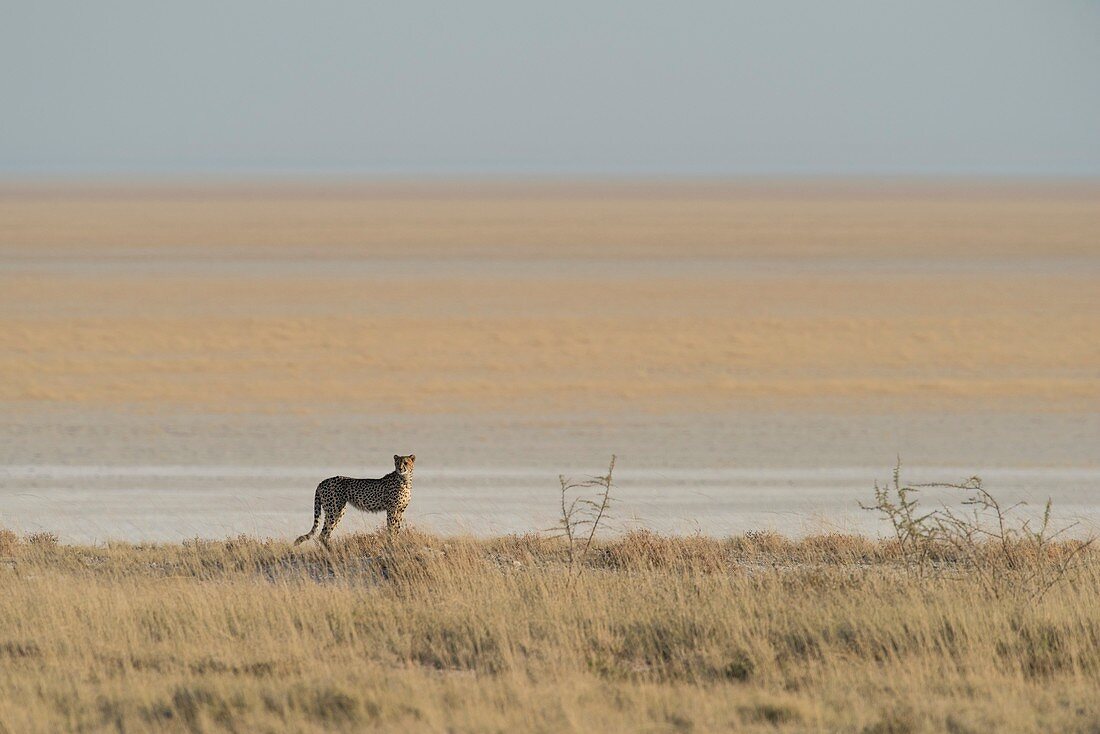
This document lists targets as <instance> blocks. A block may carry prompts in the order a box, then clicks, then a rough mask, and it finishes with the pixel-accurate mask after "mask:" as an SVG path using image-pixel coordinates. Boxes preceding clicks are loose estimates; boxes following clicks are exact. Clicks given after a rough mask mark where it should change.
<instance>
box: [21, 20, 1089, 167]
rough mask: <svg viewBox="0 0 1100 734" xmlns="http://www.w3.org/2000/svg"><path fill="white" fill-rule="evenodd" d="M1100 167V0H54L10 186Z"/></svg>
mask: <svg viewBox="0 0 1100 734" xmlns="http://www.w3.org/2000/svg"><path fill="white" fill-rule="evenodd" d="M295 172H303V173H344V174H362V175H371V174H385V173H398V174H443V175H449V174H478V173H490V174H491V173H503V174H614V175H623V174H625V175H629V174H679V175H692V174H703V175H752V174H778V175H784V174H933V175H934V174H994V175H996V174H1023V175H1067V174H1068V175H1089V176H1095V175H1100V2H1097V1H1096V0H1036V1H1035V2H1022V1H1019V0H950V1H946V0H911V1H910V2H891V1H889V0H835V1H833V2H821V1H820V0H818V1H809V2H782V1H780V0H761V1H759V2H649V1H647V0H634V1H632V2H601V1H600V0H564V1H563V0H555V1H554V2H540V3H524V2H516V1H515V0H504V1H501V2H480V1H478V0H467V1H466V2H445V3H444V2H440V3H432V4H426V3H419V2H385V3H381V2H362V1H360V2H304V1H303V2H280V1H278V0H237V1H236V2H233V1H230V0H222V1H219V2H212V1H208V0H189V1H188V2H172V3H167V2H155V1H153V0H142V1H141V2H110V1H109V0H108V1H102V2H76V1H75V0H74V1H72V2H50V1H49V0H11V2H8V3H5V7H4V11H3V14H2V20H0V175H8V176H10V175H20V174H32V175H37V174H62V175H63V174H77V175H95V174H125V173H136V174H165V173H167V174H177V173H178V174H186V175H195V174H203V173H214V174H233V173H252V174H256V173H259V174H263V173H278V174H289V173H295Z"/></svg>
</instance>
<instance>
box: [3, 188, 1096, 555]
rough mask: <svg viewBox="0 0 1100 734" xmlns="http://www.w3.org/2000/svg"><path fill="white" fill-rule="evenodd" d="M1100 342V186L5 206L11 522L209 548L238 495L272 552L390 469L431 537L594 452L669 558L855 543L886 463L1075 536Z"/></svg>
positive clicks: (411, 192)
mask: <svg viewBox="0 0 1100 734" xmlns="http://www.w3.org/2000/svg"><path fill="white" fill-rule="evenodd" d="M1097 334H1100V187H1098V186H1097V185H1095V184H1082V183H1057V184H1055V183H1050V184H1039V183H1030V184H1027V185H1024V184H1004V183H961V182H960V183H951V184H943V183H933V182H908V183H901V182H886V183H882V182H879V183H875V182H864V183H850V182H849V183H843V184H836V183H829V182H815V183H771V184H747V183H745V184H740V183H728V184H718V183H714V184H700V183H693V184H686V183H685V184H678V185H674V184H663V185H656V184H641V183H639V184H630V185H624V184H595V183H590V184H583V185H582V184H565V183H546V184H531V183H525V184H504V183H480V184H442V183H435V184H415V183H390V184H374V185H366V184H342V185H341V184H333V183H326V184H316V185H306V184H298V185H294V186H291V185H284V186H245V185H230V184H217V185H209V184H194V185H186V186H184V185H176V186H167V185H158V184H150V185H145V186H137V185H127V186H109V187H105V186H81V187H75V186H67V187H62V186H56V185H46V184H42V185H28V184H23V185H15V184H6V185H3V186H0V411H2V418H3V419H2V421H0V444H2V445H3V454H2V455H0V463H2V464H3V466H5V467H8V468H7V469H5V470H0V497H3V498H4V505H3V514H2V515H0V523H3V524H7V525H9V526H13V527H19V528H28V529H30V528H37V527H40V526H41V527H47V526H49V525H50V524H51V522H50V517H49V513H42V512H41V506H42V504H43V503H42V502H39V503H37V505H36V503H35V502H33V501H30V499H33V497H31V496H30V495H27V494H26V493H27V492H32V493H34V492H37V493H39V495H38V496H39V497H40V498H41V497H44V496H47V495H48V500H49V503H56V504H55V506H64V505H65V504H66V502H67V500H68V499H72V498H74V497H76V496H77V495H75V494H73V493H74V492H78V491H81V492H85V493H87V492H88V491H90V489H92V490H95V492H94V493H93V496H94V495H98V496H99V497H100V498H101V499H102V498H103V497H105V496H106V495H105V494H104V493H107V492H110V491H117V492H122V493H123V495H122V497H121V499H117V498H116V500H117V501H116V500H112V502H106V501H103V502H102V503H101V504H100V505H97V504H96V502H95V501H92V502H91V504H90V505H88V506H87V507H84V506H83V505H79V506H80V507H82V508H83V509H81V510H80V512H81V514H80V515H79V516H78V517H76V518H73V519H71V521H70V520H65V521H64V523H63V524H64V527H63V528H62V531H63V532H65V533H66V534H70V535H72V536H73V537H80V538H81V539H86V538H88V537H92V536H94V537H97V538H101V537H104V536H116V535H125V536H127V537H176V536H178V535H179V534H184V535H187V534H191V535H194V534H213V535H215V536H218V537H220V536H222V535H225V534H226V533H229V532H231V531H232V530H233V529H234V528H235V527H237V525H238V524H243V523H244V521H243V520H241V521H240V522H238V520H237V519H235V518H233V517H230V518H229V519H228V520H227V519H226V517H225V516H218V515H217V513H218V512H220V511H219V510H218V509H217V507H218V506H219V504H221V505H224V504H225V503H226V502H229V501H231V500H234V498H235V497H236V496H237V495H238V494H239V492H235V491H234V489H236V488H242V489H247V490H248V491H250V492H253V495H254V496H255V497H257V498H258V499H257V500H256V502H255V503H254V505H250V507H249V509H248V512H251V513H252V514H253V516H256V515H255V513H256V512H257V511H260V512H261V514H262V512H267V511H269V510H270V511H272V512H275V515H273V516H272V517H268V518H267V519H265V520H263V521H262V522H260V523H259V525H257V524H256V523H253V524H252V526H249V527H244V528H242V531H245V532H252V531H266V532H271V533H281V532H284V525H285V526H286V527H287V528H289V527H290V526H291V525H293V526H294V527H297V525H298V524H300V520H299V519H298V518H299V516H300V515H301V510H300V509H299V508H300V506H303V505H308V497H306V499H305V500H302V499H301V497H299V495H301V494H303V493H304V494H305V495H308V494H309V492H310V487H311V486H312V484H313V483H314V481H313V480H311V479H310V478H309V476H310V475H311V474H312V473H313V472H325V469H326V467H332V469H331V471H330V472H325V473H336V472H345V473H358V474H370V473H375V472H378V471H384V470H385V468H386V467H385V460H386V457H387V456H389V455H390V454H392V453H395V452H402V453H403V452H406V451H416V452H417V453H418V455H420V456H421V465H422V466H423V467H424V472H425V474H424V479H423V480H422V481H423V486H424V489H423V494H422V495H420V496H418V499H419V500H420V502H418V503H415V505H416V506H415V509H416V511H417V512H419V513H420V516H421V517H422V519H423V521H424V522H426V523H432V524H434V526H435V527H438V528H441V529H453V528H461V527H466V528H470V529H474V530H476V531H478V532H483V531H496V530H500V529H515V530H519V529H524V528H537V527H539V526H540V523H542V522H544V515H543V514H541V511H540V508H542V507H543V504H542V503H543V501H544V499H545V497H546V496H547V495H545V493H546V492H549V495H548V497H549V500H550V501H551V502H552V501H553V489H554V487H555V486H556V474H557V473H558V472H559V471H565V472H567V473H568V472H584V471H595V470H597V469H598V468H599V465H600V462H601V461H602V460H603V459H604V457H605V456H606V455H607V454H609V453H611V452H616V453H619V454H620V455H621V457H622V463H621V464H620V466H621V467H622V468H623V470H624V471H625V472H628V473H629V472H630V471H637V472H640V474H639V475H638V476H637V477H636V478H635V484H636V487H637V492H638V494H637V497H635V499H633V500H632V499H630V497H629V496H627V497H625V498H624V505H625V507H624V509H623V515H624V516H625V517H630V516H637V517H639V518H641V519H642V520H644V521H646V522H647V523H649V524H655V525H659V526H661V527H664V528H670V529H680V530H684V529H690V528H692V527H695V528H697V529H704V530H706V531H708V532H727V531H732V530H736V529H741V528H744V527H747V526H751V525H752V524H753V523H757V522H760V521H761V517H762V515H761V514H760V513H763V514H767V513H773V514H774V513H787V514H785V515H783V517H785V518H787V519H784V520H782V521H776V522H773V525H774V524H776V523H778V525H779V526H780V527H782V528H784V529H792V528H793V529H797V528H798V527H800V526H805V525H806V524H807V523H819V524H820V523H822V522H824V523H827V524H828V523H832V524H834V525H840V526H846V525H852V524H853V523H854V524H855V525H853V526H859V523H860V522H861V521H860V520H854V519H851V518H850V517H849V515H850V514H851V510H852V508H853V506H854V502H855V499H856V498H857V497H861V496H864V495H865V493H866V489H867V487H868V486H869V484H870V482H871V480H873V479H874V478H876V477H882V476H884V475H885V474H887V473H888V470H889V467H890V465H891V463H892V461H893V456H894V454H895V453H896V452H900V453H902V454H903V455H904V456H905V457H906V458H907V460H908V461H910V462H912V463H915V464H916V465H917V466H918V467H926V468H928V469H930V470H931V469H937V470H941V469H942V470H944V471H951V472H954V471H966V470H969V469H973V470H982V469H985V470H996V471H1001V472H1008V473H1007V474H1002V475H1001V476H1000V479H1001V481H1003V482H1004V483H1006V484H1007V485H1008V486H1010V488H1011V491H1012V492H1015V493H1016V494H1018V495H1019V496H1021V497H1024V498H1027V499H1032V500H1038V499H1044V498H1045V496H1046V495H1045V494H1043V491H1044V490H1045V489H1046V487H1047V486H1048V485H1049V487H1050V492H1047V493H1046V494H1051V493H1053V494H1057V495H1059V498H1060V499H1063V500H1064V501H1065V502H1066V503H1067V504H1068V505H1072V506H1073V508H1074V510H1073V514H1075V515H1078V516H1083V517H1091V516H1092V514H1091V513H1093V510H1092V509H1090V503H1088V502H1081V501H1079V500H1080V497H1079V496H1078V495H1079V493H1080V492H1084V493H1085V495H1086V496H1087V495H1088V494H1089V493H1093V494H1092V496H1094V497H1100V481H1098V479H1097V477H1096V476H1095V475H1094V474H1093V473H1090V471H1086V470H1091V469H1095V468H1096V467H1097V466H1098V465H1100V462H1098V460H1097V458H1098V457H1097V452H1096V449H1095V446H1097V445H1100V419H1098V416H1100V338H1098V337H1097ZM28 466H31V467H34V466H37V467H41V468H42V471H41V472H39V474H38V475H36V476H38V477H39V478H38V479H35V478H34V477H33V476H31V475H30V474H28V473H27V472H28V471H29V470H27V469H26V467H28ZM123 466H130V467H137V469H133V471H139V470H140V468H141V467H146V469H145V470H143V471H144V474H143V475H141V476H140V477H139V478H138V479H136V480H135V479H134V478H133V477H131V478H130V479H126V476H125V473H126V470H120V469H119V467H123ZM157 466H162V467H163V466H170V467H177V468H176V469H172V470H171V471H169V472H168V474H167V475H164V474H163V472H162V473H161V474H157V473H156V472H155V471H152V470H150V469H148V467H157ZM272 466H274V467H281V468H282V469H284V470H285V476H284V477H282V478H280V477H279V476H271V475H270V472H268V471H267V468H269V467H272ZM58 467H69V468H70V469H71V470H70V471H67V472H66V471H61V470H59V469H58ZM74 467H75V468H76V469H73V468H74ZM97 467H98V468H97ZM102 467H114V470H113V471H114V472H115V473H113V474H112V473H110V472H108V473H106V474H104V471H103V469H102ZM178 467H191V470H190V471H191V473H190V474H188V472H187V471H185V470H184V469H179V468H178ZM225 467H230V468H232V467H237V469H234V470H227V469H225ZM241 467H244V468H245V469H247V471H252V472H253V474H251V475H249V474H247V472H246V473H245V474H241V473H240V472H241V471H245V469H241ZM769 468H772V469H774V468H780V469H782V468H797V469H799V470H814V469H818V470H821V478H822V481H823V482H824V484H822V482H819V481H818V480H817V479H815V478H814V476H813V475H812V474H811V475H805V476H803V475H799V476H802V477H803V478H802V479H798V480H796V481H794V482H793V484H789V485H783V484H782V483H781V482H780V483H778V484H777V483H776V482H772V481H771V480H770V479H769V480H768V481H765V482H764V483H763V484H761V481H762V480H760V479H759V477H758V476H757V475H756V474H753V472H755V471H758V470H765V469H769ZM1036 469H1042V470H1043V471H1046V472H1048V474H1047V475H1044V476H1043V477H1040V478H1039V479H1040V480H1041V481H1039V480H1037V479H1036V476H1037V475H1035V474H1034V471H1035V470H1036ZM677 470H678V471H679V472H680V474H679V475H677V474H676V471H677ZM826 470H828V471H826ZM1078 470H1081V471H1083V472H1084V473H1076V474H1075V473H1074V472H1075V471H1078ZM226 471H229V476H228V477H227V476H225V474H224V472H226ZM233 471H237V472H238V474H237V475H234V474H233ZM708 471H724V472H726V473H725V474H721V475H720V476H718V477H717V478H714V477H711V478H710V479H707V478H706V477H707V476H708V475H707V474H706V473H707V472H708ZM829 471H832V472H834V474H832V475H830V474H829ZM838 471H839V472H840V474H836V472H838ZM1013 471H1015V472H1016V473H1015V474H1012V472H1013ZM81 472H84V473H83V474H81ZM119 472H121V473H119ZM218 472H223V474H220V475H219V474H218ZM256 472H258V473H256ZM486 472H488V473H489V474H490V475H492V476H494V477H496V478H494V479H493V480H492V481H489V482H487V481H485V480H484V475H485V473H486ZM493 472H496V473H497V474H493ZM500 472H504V475H505V476H506V477H511V479H507V478H505V479H501V478H500ZM646 472H650V473H648V474H647V473H646ZM670 472H671V474H672V476H680V477H682V478H686V480H687V481H686V482H679V481H672V480H670V479H669V478H668V477H669V476H670ZM685 472H687V473H685ZM690 472H702V474H696V475H693V474H691V473H690ZM731 472H732V473H731ZM738 472H740V473H738ZM1028 472H1032V473H1031V474H1029V473H1028ZM1066 472H1069V473H1068V474H1067V473H1066ZM140 473H141V472H140V471H139V474H140ZM863 475H865V476H863ZM233 476H237V479H233ZM769 476H770V475H769ZM830 476H831V477H832V478H828V479H826V478H827V477H830ZM662 477H663V478H662ZM692 477H695V478H694V479H692ZM838 477H839V478H838ZM318 478H320V477H318ZM948 478H955V477H953V475H952V477H948ZM624 481H628V480H626V479H624ZM135 482H136V484H135ZM769 482H770V484H769ZM693 483H694V484H698V485H699V486H698V487H696V488H695V489H693V488H692V485H693ZM704 485H705V486H704ZM1071 485H1072V486H1071ZM784 486H786V489H784ZM822 486H824V487H828V488H830V489H829V490H828V491H824V490H821V491H818V490H820V489H821V487H822ZM220 487H224V488H225V492H226V493H225V496H224V502H221V503H219V501H218V490H219V488H220ZM265 487H267V488H269V494H266V495H265V494H263V492H264V488H265ZM662 487H664V488H665V490H662ZM815 487H817V488H818V489H816V490H815V489H814V488H815ZM89 488H90V489H89ZM448 488H450V489H454V490H455V491H456V492H463V493H465V494H464V495H463V496H467V497H469V496H470V495H471V493H476V495H477V497H478V498H479V499H478V501H477V502H474V501H472V500H471V501H469V502H462V501H452V500H453V495H447V494H446V492H447V490H448ZM200 490H201V491H200ZM666 490H667V496H666V494H660V493H661V492H664V491H666ZM696 490H698V491H700V492H702V494H701V495H700V494H697V493H696V494H690V493H692V492H695V491H696ZM190 491H194V492H198V494H194V495H192V494H189V492H190ZM625 491H627V490H626V489H624V492H625ZM43 492H45V493H46V495H43V494H41V493H43ZM256 492H260V494H258V495H256V494H255V493H256ZM646 492H649V493H650V495H653V494H654V493H657V494H660V501H659V502H657V504H656V505H654V504H653V503H652V502H651V503H650V505H649V506H648V509H647V506H645V502H643V501H642V500H643V499H644V498H645V497H648V496H650V495H646V494H645V493H646ZM815 492H816V494H815ZM142 493H144V494H142ZM1075 493H1076V494H1075ZM689 494H690V496H691V497H694V498H695V499H691V500H690V501H689V500H688V496H689ZM1039 495H1042V496H1041V497H1040V496H1039ZM80 496H87V495H80ZM655 496H656V495H655ZM699 497H703V498H704V499H706V498H709V499H706V501H699ZM28 498H30V499H28ZM681 500H682V501H681ZM800 500H801V501H800ZM161 501H165V502H170V504H167V505H166V506H167V507H170V508H171V511H170V512H167V513H159V514H158V513H156V510H155V509H154V507H155V505H157V504H160V503H161ZM645 501H649V500H645ZM118 503H122V505H121V506H125V507H127V508H129V509H127V510H126V512H122V511H121V510H119V509H118V507H119V505H118ZM708 503H709V504H708ZM428 504H431V505H432V506H431V507H429V506H428ZM505 505H507V507H508V508H509V509H504V508H505ZM256 508H260V509H259V510H256ZM96 512H99V513H100V514H99V515H96V514H95V513H96ZM203 513H206V514H205V515H204V514H203ZM279 513H283V514H279ZM494 513H497V514H495V515H494ZM753 513H757V514H753ZM55 514H56V513H55ZM307 514H308V511H307ZM528 515H530V522H529V523H526V524H525V522H524V519H525V517H527V516H528ZM123 516H125V521H124V522H123V520H122V519H121V518H123ZM777 516H778V515H777ZM263 517H266V516H263ZM81 518H83V520H82V519H81ZM112 518H115V519H117V520H118V522H114V520H112ZM204 518H206V519H204ZM291 518H293V519H291ZM208 521H209V522H208ZM59 522H60V520H59ZM173 523H175V524H173ZM215 524H216V527H217V529H216V530H213V531H210V532H207V531H206V530H204V528H207V527H214V526H215ZM859 527H862V526H859ZM88 528H92V531H91V532H85V531H86V530H87V529H88Z"/></svg>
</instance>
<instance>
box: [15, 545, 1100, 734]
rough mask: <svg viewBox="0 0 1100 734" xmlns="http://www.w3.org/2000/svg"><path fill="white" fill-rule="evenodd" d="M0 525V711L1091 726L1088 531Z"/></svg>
mask: <svg viewBox="0 0 1100 734" xmlns="http://www.w3.org/2000/svg"><path fill="white" fill-rule="evenodd" d="M3 542H4V547H3V548H0V553H2V560H0V583H2V585H3V590H4V593H3V594H2V595H0V630H2V631H3V635H2V639H0V662H2V670H3V676H2V678H0V728H2V729H3V730H4V731H7V732H36V731H43V732H46V731H60V730H76V731H157V730H191V731H238V732H258V731H359V730H365V729H386V730H402V731H516V730H527V731H639V730H644V731H702V730H723V731H728V730H734V731H810V730H813V731H818V730H831V731H864V732H920V731H952V732H988V731H1001V732H1012V731H1069V732H1072V731H1080V732H1093V731H1096V727H1097V726H1098V725H1100V697H1098V696H1097V695H1096V691H1097V690H1098V689H1100V558H1098V557H1097V556H1096V555H1095V554H1094V553H1092V552H1091V551H1085V552H1083V553H1078V554H1077V555H1076V556H1075V558H1076V560H1077V561H1078V563H1077V564H1076V565H1075V566H1074V568H1073V570H1072V573H1071V574H1070V575H1068V576H1066V577H1063V578H1061V579H1060V580H1059V581H1058V582H1057V583H1055V584H1053V585H1052V586H1050V587H1049V589H1046V590H1045V593H1044V592H1043V591H1042V590H1040V589H1039V587H1036V586H1035V585H1034V584H1029V583H1026V582H1025V580H1024V577H1023V576H1021V575H1014V574H1015V571H1013V569H1011V568H1009V567H1008V566H1005V565H1001V566H999V568H1000V570H1001V571H1003V572H1004V573H1003V574H1002V575H1000V576H996V578H997V579H998V580H996V581H994V582H993V583H992V584H991V583H990V580H989V577H987V576H986V571H988V570H989V569H990V568H998V566H997V565H996V564H998V563H1001V561H999V560H998V558H1000V552H1001V551H999V550H996V549H990V550H991V553H990V555H989V557H988V559H987V561H986V562H983V563H984V564H985V565H978V566H971V565H968V564H966V563H962V562H961V560H962V559H960V558H958V557H955V556H952V554H951V552H949V551H947V550H944V552H943V553H942V554H940V555H939V556H937V557H936V559H935V563H934V565H932V566H928V567H927V568H926V571H928V570H929V569H936V570H935V571H934V572H927V573H925V572H919V573H918V572H916V570H915V569H914V567H913V566H912V565H911V564H910V563H909V560H911V559H909V556H908V555H907V554H906V553H905V552H904V550H903V549H902V548H901V547H900V546H899V544H898V542H897V541H896V540H895V541H872V540H868V539H865V538H860V537H854V536H843V535H826V536H813V537H807V538H804V539H802V540H800V541H797V542H796V541H791V540H787V539H785V538H783V537H781V536H778V535H774V534H768V533H762V534H750V535H747V536H738V537H732V538H727V539H711V538H704V537H683V538H676V539H672V538H664V537H660V536H657V535H654V534H650V533H644V532H639V533H632V534H628V535H626V536H622V537H620V538H617V539H614V540H605V541H599V540H597V541H596V542H595V544H594V545H593V546H592V547H591V548H590V549H589V552H588V553H587V554H583V555H580V554H575V556H576V557H575V559H574V562H573V563H571V562H570V560H569V553H568V546H567V544H566V542H565V541H564V540H561V539H553V538H548V537H545V536H535V535H531V536H510V537H500V538H495V539H472V538H459V537H452V538H443V537H435V536H431V535H425V534H421V533H417V532H410V533H408V534H407V535H404V536H402V537H399V538H398V539H396V540H394V541H391V540H388V539H387V538H386V537H385V536H384V535H351V536H346V537H344V538H343V539H341V540H339V541H338V542H335V543H334V549H333V552H332V553H331V555H329V554H325V553H324V552H323V551H322V550H321V549H320V548H318V547H316V546H303V547H299V548H291V547H290V546H288V545H287V544H286V543H284V542H277V541H260V540H255V539H249V538H238V539H233V540H227V541H195V542H191V543H184V544H178V545H133V544H124V543H123V544H116V543H111V544H108V545H105V546H96V547H80V546H67V545H58V544H56V542H55V540H54V539H53V538H51V537H50V536H48V535H37V536H31V537H29V538H20V537H19V536H16V535H15V534H12V533H6V534H5V535H4V536H3ZM1076 547H1077V546H1076V545H1074V544H1073V543H1071V542H1066V543H1062V544H1060V545H1059V544H1055V545H1052V546H1049V547H1047V548H1046V550H1045V551H1044V554H1045V555H1044V561H1043V562H1044V563H1057V561H1058V559H1059V558H1062V557H1065V556H1066V554H1068V553H1071V552H1072V551H1073V549H1074V548H1076ZM907 559H908V560H907ZM989 564H993V565H989ZM1021 568H1022V567H1021ZM1017 570H1019V569H1017Z"/></svg>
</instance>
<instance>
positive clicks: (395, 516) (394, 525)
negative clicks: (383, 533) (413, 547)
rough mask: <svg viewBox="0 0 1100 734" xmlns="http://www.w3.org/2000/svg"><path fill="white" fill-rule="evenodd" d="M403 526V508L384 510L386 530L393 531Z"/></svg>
mask: <svg viewBox="0 0 1100 734" xmlns="http://www.w3.org/2000/svg"><path fill="white" fill-rule="evenodd" d="M404 527H405V511H404V510H386V530H388V531H389V532H391V533H395V532H397V531H398V530H403V529H404Z"/></svg>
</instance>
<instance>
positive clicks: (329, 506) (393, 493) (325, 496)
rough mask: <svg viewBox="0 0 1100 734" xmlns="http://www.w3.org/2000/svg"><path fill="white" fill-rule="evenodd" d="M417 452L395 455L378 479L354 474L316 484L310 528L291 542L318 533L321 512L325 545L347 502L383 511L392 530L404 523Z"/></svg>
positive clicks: (321, 538)
mask: <svg viewBox="0 0 1100 734" xmlns="http://www.w3.org/2000/svg"><path fill="white" fill-rule="evenodd" d="M415 462H416V455H415V454H414V455H410V456H398V455H397V454H394V456H393V465H394V471H392V472H390V473H389V474H387V475H386V476H384V477H382V478H381V479H356V478H354V477H329V478H328V479H326V480H324V481H323V482H321V483H320V484H318V485H317V491H316V492H315V493H314V495H313V527H311V528H310V529H309V532H308V533H306V534H305V535H303V536H301V537H299V538H298V539H297V540H295V541H294V545H298V544H299V543H301V542H303V541H306V540H309V539H310V538H312V537H313V534H314V533H315V532H317V525H318V524H319V523H320V520H321V511H322V510H324V513H325V523H324V526H323V527H322V528H321V535H320V537H319V538H318V540H320V541H321V544H322V545H324V546H325V547H326V548H327V547H328V538H329V536H330V535H331V534H332V531H333V530H334V529H335V528H336V525H337V524H338V523H339V522H340V520H341V519H342V518H343V517H344V510H345V509H346V508H347V505H349V504H350V505H351V506H352V507H354V508H356V509H359V510H363V511H365V512H382V511H383V510H385V512H386V527H387V528H388V529H389V530H390V531H391V532H392V531H394V530H399V529H400V528H401V527H402V526H403V525H404V517H405V508H406V507H408V505H409V499H410V498H411V497H412V476H413V464H414V463H415Z"/></svg>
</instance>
